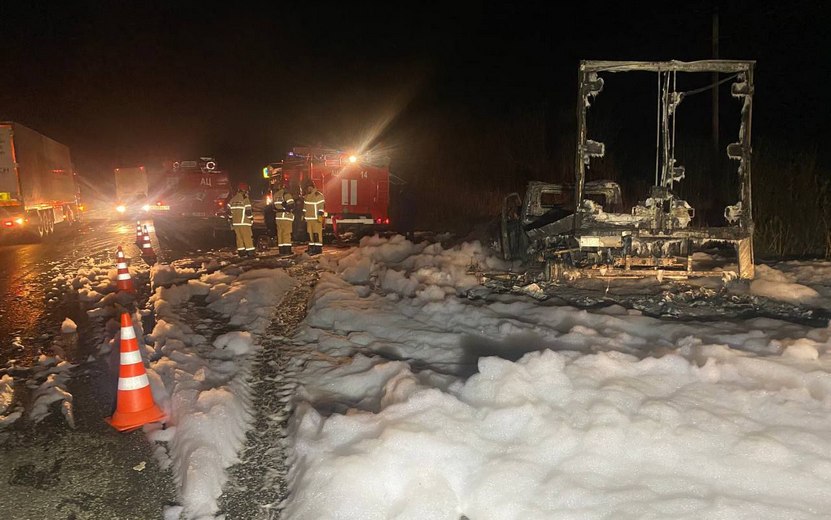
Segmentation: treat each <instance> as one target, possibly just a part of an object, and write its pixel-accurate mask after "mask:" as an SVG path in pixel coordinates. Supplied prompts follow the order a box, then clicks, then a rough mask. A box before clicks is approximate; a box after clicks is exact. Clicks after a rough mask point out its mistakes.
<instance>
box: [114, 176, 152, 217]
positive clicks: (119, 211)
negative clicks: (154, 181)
mask: <svg viewBox="0 0 831 520" xmlns="http://www.w3.org/2000/svg"><path fill="white" fill-rule="evenodd" d="M113 176H114V177H115V208H114V209H115V212H116V216H118V217H130V218H136V217H142V216H144V213H146V212H147V211H148V210H149V208H150V205H149V203H148V198H147V195H148V182H147V171H146V170H145V169H144V166H137V167H134V168H116V169H115V171H114V172H113Z"/></svg>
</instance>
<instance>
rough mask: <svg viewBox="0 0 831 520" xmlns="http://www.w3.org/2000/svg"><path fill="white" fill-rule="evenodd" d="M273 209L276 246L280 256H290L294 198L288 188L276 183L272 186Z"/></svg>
mask: <svg viewBox="0 0 831 520" xmlns="http://www.w3.org/2000/svg"><path fill="white" fill-rule="evenodd" d="M274 187H275V191H274V199H273V200H274V207H275V208H276V210H277V246H278V247H279V248H280V254H281V255H290V254H291V228H292V226H293V225H294V196H293V195H292V194H291V191H289V189H288V187H287V186H286V185H285V184H284V183H283V182H282V181H277V183H276V184H275V185H274Z"/></svg>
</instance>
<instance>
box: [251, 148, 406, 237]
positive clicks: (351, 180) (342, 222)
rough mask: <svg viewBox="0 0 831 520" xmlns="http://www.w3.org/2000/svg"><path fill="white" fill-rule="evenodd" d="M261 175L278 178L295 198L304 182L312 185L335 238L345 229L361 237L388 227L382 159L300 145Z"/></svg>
mask: <svg viewBox="0 0 831 520" xmlns="http://www.w3.org/2000/svg"><path fill="white" fill-rule="evenodd" d="M263 176H264V177H265V178H269V179H273V178H276V177H280V176H281V177H282V178H283V180H284V181H285V182H287V183H288V186H289V188H290V189H291V191H292V192H293V193H295V195H299V194H300V193H301V191H302V188H303V186H304V185H305V184H306V182H308V181H311V182H313V183H314V185H315V186H316V187H317V189H318V190H320V191H321V193H323V196H324V198H325V199H326V203H325V204H324V211H325V212H326V227H327V228H328V229H330V230H331V231H333V232H334V234H335V235H338V234H340V233H342V232H343V231H345V230H347V229H350V230H354V231H357V232H359V233H361V234H363V233H366V232H372V231H376V230H381V229H385V228H388V227H389V225H390V218H389V201H390V170H389V165H388V164H386V161H385V160H382V159H379V158H374V157H372V156H371V155H369V154H366V155H357V154H350V153H348V152H343V151H340V150H334V149H327V148H313V147H307V146H302V147H295V148H293V149H292V151H290V152H289V153H288V154H287V155H286V158H285V159H284V160H283V161H282V162H281V163H277V164H273V165H269V166H266V167H265V168H263ZM299 207H300V208H302V204H301V205H300V206H299Z"/></svg>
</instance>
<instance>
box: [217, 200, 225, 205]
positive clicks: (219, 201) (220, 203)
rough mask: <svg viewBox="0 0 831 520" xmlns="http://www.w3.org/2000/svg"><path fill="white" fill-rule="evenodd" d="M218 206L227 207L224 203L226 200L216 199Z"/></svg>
mask: <svg viewBox="0 0 831 520" xmlns="http://www.w3.org/2000/svg"><path fill="white" fill-rule="evenodd" d="M216 205H217V206H224V205H225V201H224V200H222V199H216Z"/></svg>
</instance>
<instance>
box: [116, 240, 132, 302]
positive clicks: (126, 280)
mask: <svg viewBox="0 0 831 520" xmlns="http://www.w3.org/2000/svg"><path fill="white" fill-rule="evenodd" d="M115 261H116V267H117V268H118V278H117V281H116V287H118V290H119V291H126V292H130V293H134V292H136V288H135V287H134V286H133V279H132V278H131V277H130V270H129V269H127V259H126V258H124V251H122V250H121V246H118V250H117V251H116V252H115Z"/></svg>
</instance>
